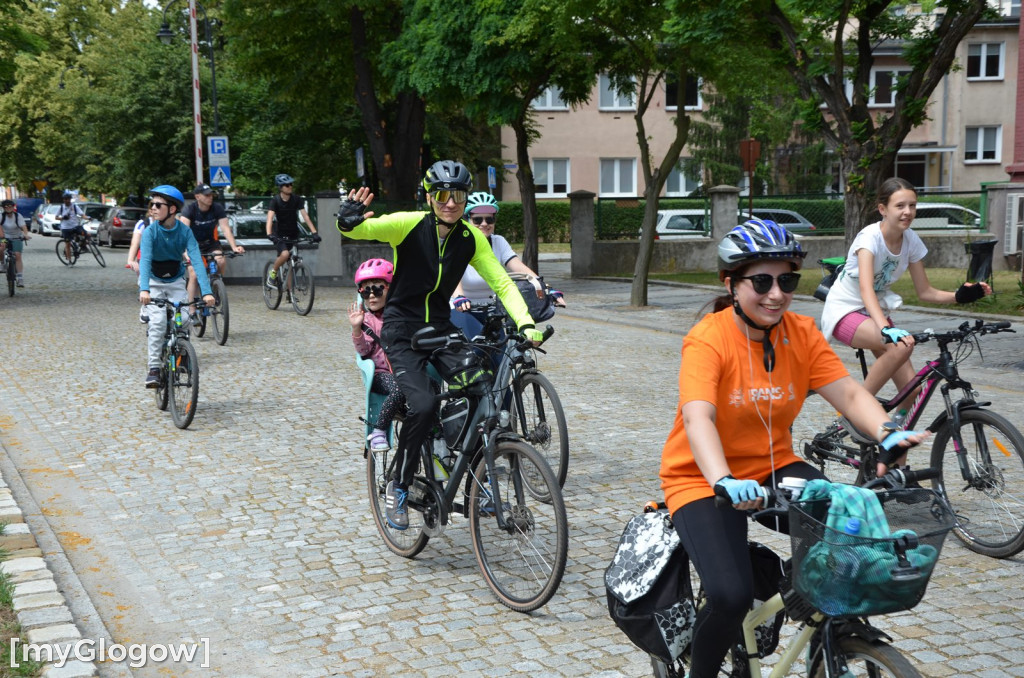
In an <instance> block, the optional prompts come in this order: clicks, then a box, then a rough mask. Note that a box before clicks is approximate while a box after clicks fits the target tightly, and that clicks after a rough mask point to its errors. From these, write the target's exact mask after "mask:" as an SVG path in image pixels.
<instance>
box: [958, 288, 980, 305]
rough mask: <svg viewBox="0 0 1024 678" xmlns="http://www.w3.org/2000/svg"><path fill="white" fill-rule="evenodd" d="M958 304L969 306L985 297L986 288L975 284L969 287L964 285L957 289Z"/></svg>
mask: <svg viewBox="0 0 1024 678" xmlns="http://www.w3.org/2000/svg"><path fill="white" fill-rule="evenodd" d="M955 294H956V303H958V304H969V303H971V302H972V301H977V300H978V299H981V298H982V297H984V296H985V288H984V287H982V286H981V283H974V284H973V285H969V284H967V283H964V284H963V285H961V286H960V287H958V288H957V290H956V292H955Z"/></svg>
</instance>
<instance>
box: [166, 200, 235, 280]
mask: <svg viewBox="0 0 1024 678" xmlns="http://www.w3.org/2000/svg"><path fill="white" fill-rule="evenodd" d="M193 193H194V194H195V197H196V201H195V202H194V203H192V204H190V205H189V206H188V207H186V208H185V210H184V211H183V212H182V213H181V216H180V217H179V219H180V220H181V223H183V224H185V225H186V226H188V227H189V228H191V229H192V235H194V236H195V237H196V242H198V243H199V251H200V252H202V254H203V256H206V257H210V256H212V257H214V258H215V259H216V261H217V268H218V270H220V272H221V275H223V274H224V268H225V265H226V261H225V259H224V253H223V251H222V250H221V246H220V239H219V238H220V236H224V238H226V239H227V241H228V243H229V245H230V247H231V249H232V251H234V252H235V253H237V254H242V253H243V252H245V248H244V247H242V246H241V245H239V244H238V243H237V242H235V235H234V233H232V232H231V227H230V226H229V225H228V214H227V212H225V211H224V206H223V205H221V204H220V203H216V202H214V201H213V189H212V188H211V187H210V186H208V185H207V184H199V185H198V186H196V188H195V190H194V191H193ZM198 290H199V286H198V284H197V283H196V276H195V273H193V272H192V271H189V275H188V294H189V296H188V298H189V299H195V298H196V293H197V291H198Z"/></svg>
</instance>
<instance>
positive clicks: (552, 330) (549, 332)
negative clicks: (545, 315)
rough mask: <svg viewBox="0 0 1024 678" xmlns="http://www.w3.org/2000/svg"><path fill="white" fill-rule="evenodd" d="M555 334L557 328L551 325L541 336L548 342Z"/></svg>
mask: <svg viewBox="0 0 1024 678" xmlns="http://www.w3.org/2000/svg"><path fill="white" fill-rule="evenodd" d="M554 333H555V328H554V327H552V326H551V325H548V326H547V327H545V328H544V334H543V335H541V336H543V337H544V338H543V339H542V341H547V340H548V339H550V338H551V335H553V334H554Z"/></svg>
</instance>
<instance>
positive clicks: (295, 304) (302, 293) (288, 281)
mask: <svg viewBox="0 0 1024 678" xmlns="http://www.w3.org/2000/svg"><path fill="white" fill-rule="evenodd" d="M302 241H305V242H316V241H315V240H313V238H299V239H296V240H289V239H284V242H285V243H286V244H287V245H288V248H289V250H290V251H291V256H289V257H288V260H287V261H285V262H284V263H283V264H282V265H281V270H279V271H278V272H277V280H276V281H275V282H274V283H273V284H270V283H268V282H267V276H268V275H270V270H271V269H272V268H273V267H274V261H273V260H271V261H268V262H267V265H266V266H264V267H263V301H264V303H266V305H267V308H269V309H270V310H271V311H273V310H274V309H276V308H277V307H278V306H280V305H281V296H282V294H285V293H287V295H288V301H290V302H291V304H292V308H294V309H295V312H296V313H298V314H299V315H308V314H309V312H310V310H312V308H313V298H314V297H315V296H316V284H315V283H314V282H313V268H312V267H311V266H310V265H309V264H306V263H304V262H303V261H302V256H301V255H300V254H299V243H300V242H302Z"/></svg>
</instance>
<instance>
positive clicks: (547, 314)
mask: <svg viewBox="0 0 1024 678" xmlns="http://www.w3.org/2000/svg"><path fill="white" fill-rule="evenodd" d="M512 282H514V283H515V284H516V287H518V288H519V294H520V296H522V297H523V301H525V302H526V310H528V311H529V312H530V317H531V318H533V322H535V323H539V322H542V321H544V320H549V319H550V318H553V317H554V315H555V304H554V302H553V301H552V300H551V297H550V296H548V294H547V292H545V294H544V298H543V299H539V298H537V288H536V287H534V286H533V283H532V282H530V281H529V280H524V279H522V278H513V279H512ZM539 282H540V285H541V288H542V289H544V281H543V278H541V279H539ZM498 304H501V300H500V299H499V300H498ZM502 308H504V305H502Z"/></svg>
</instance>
